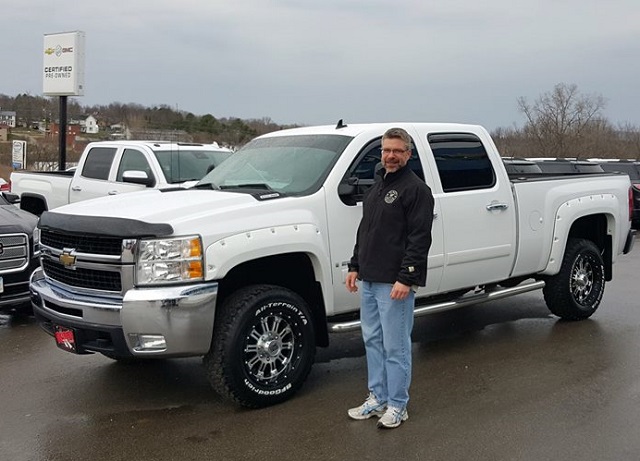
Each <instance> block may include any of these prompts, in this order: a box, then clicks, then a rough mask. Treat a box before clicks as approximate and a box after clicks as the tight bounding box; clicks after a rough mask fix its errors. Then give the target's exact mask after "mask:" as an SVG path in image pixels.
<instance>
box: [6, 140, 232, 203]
mask: <svg viewBox="0 0 640 461" xmlns="http://www.w3.org/2000/svg"><path fill="white" fill-rule="evenodd" d="M232 153H233V151H231V150H230V149H227V148H222V147H219V146H218V145H217V144H193V143H172V142H166V141H99V142H93V143H90V144H88V145H87V147H86V148H85V150H84V151H83V153H82V155H81V157H80V161H79V163H78V167H77V168H76V169H75V170H72V171H54V172H43V171H15V172H13V173H11V192H12V193H14V194H16V195H18V196H19V197H20V208H22V209H23V210H26V211H29V212H31V213H33V214H35V215H38V216H39V215H40V214H42V212H43V211H47V210H52V209H54V208H58V207H59V206H62V205H67V204H69V203H74V202H79V201H81V200H87V199H91V198H96V197H102V196H105V195H117V194H123V193H126V192H135V191H139V190H142V189H145V188H155V189H161V188H164V187H169V186H179V185H182V186H185V187H186V186H188V185H191V184H195V182H197V181H198V180H199V179H201V178H202V177H203V176H204V175H205V174H207V173H208V172H209V171H210V170H211V169H213V168H215V167H217V166H218V165H219V164H220V163H222V162H223V161H224V160H226V159H227V158H229V157H230V156H231V155H232Z"/></svg>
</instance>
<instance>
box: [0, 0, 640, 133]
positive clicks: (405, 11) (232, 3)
mask: <svg viewBox="0 0 640 461" xmlns="http://www.w3.org/2000/svg"><path fill="white" fill-rule="evenodd" d="M639 24H640V1H638V0H609V1H607V2H605V1H602V0H600V1H594V0H528V1H523V0H484V1H477V0H446V1H439V2H435V1H432V0H367V1H356V0H340V1H337V0H227V1H220V0H179V1H176V0H173V1H168V0H128V1H123V0H110V1H107V2H98V1H95V0H88V1H85V2H78V1H75V0H74V1H71V0H26V1H23V2H15V1H11V0H0V42H1V43H2V44H3V46H2V48H1V50H2V51H0V94H6V95H9V96H17V95H18V94H21V93H28V94H31V95H34V96H41V95H42V94H43V88H42V86H43V75H42V73H43V55H44V53H43V51H44V45H43V43H44V35H45V34H54V33H62V32H70V31H83V32H84V33H85V34H86V44H85V53H86V58H85V94H84V96H81V97H78V98H77V101H78V103H79V104H81V105H87V106H88V105H98V104H104V105H107V104H110V103H114V102H119V103H135V104H140V105H143V106H148V107H153V106H159V105H168V106H171V107H172V108H174V109H178V110H182V111H186V112H191V113H193V114H195V115H205V114H212V115H213V116H215V117H216V118H223V117H239V118H242V119H262V118H270V119H271V120H273V121H274V122H276V123H278V124H301V125H316V124H334V123H336V121H337V120H338V119H344V120H345V121H346V122H347V123H364V122H393V121H416V122H460V123H474V124H480V125H484V126H485V127H487V128H488V129H490V130H494V129H496V128H500V127H504V128H508V127H514V126H518V127H520V126H522V125H523V124H524V121H525V119H524V115H523V114H522V113H521V112H520V111H519V110H518V103H517V101H518V98H519V97H523V98H526V100H527V101H529V102H534V101H535V100H536V99H537V98H539V97H540V96H541V95H543V94H544V93H547V92H551V91H552V90H553V88H554V86H555V85H557V84H559V83H566V84H575V85H577V87H578V91H579V92H580V94H582V95H585V96H589V95H594V96H596V95H597V96H603V97H604V98H605V100H606V107H605V110H604V115H605V116H606V117H607V118H608V119H609V121H610V122H612V123H614V124H631V125H633V126H640V88H639V86H640V26H639Z"/></svg>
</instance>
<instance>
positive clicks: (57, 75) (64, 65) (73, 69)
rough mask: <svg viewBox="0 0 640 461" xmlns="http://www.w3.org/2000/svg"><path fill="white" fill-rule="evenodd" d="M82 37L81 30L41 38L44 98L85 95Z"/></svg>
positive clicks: (83, 35)
mask: <svg viewBox="0 0 640 461" xmlns="http://www.w3.org/2000/svg"><path fill="white" fill-rule="evenodd" d="M84 37H85V34H84V32H80V31H76V32H65V33H60V34H46V35H45V36H44V52H43V56H44V58H43V68H42V88H43V93H44V94H45V96H84Z"/></svg>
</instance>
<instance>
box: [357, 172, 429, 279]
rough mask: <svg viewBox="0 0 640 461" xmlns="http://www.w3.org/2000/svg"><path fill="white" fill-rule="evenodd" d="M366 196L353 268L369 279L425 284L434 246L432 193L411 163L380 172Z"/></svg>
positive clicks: (359, 276)
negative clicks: (429, 259)
mask: <svg viewBox="0 0 640 461" xmlns="http://www.w3.org/2000/svg"><path fill="white" fill-rule="evenodd" d="M378 175H379V176H378V177H377V178H376V182H375V183H374V185H373V186H372V187H371V189H369V190H368V191H367V193H366V194H365V196H364V201H363V205H362V210H363V213H362V220H361V221H360V226H359V227H358V233H357V236H356V245H355V247H354V249H353V256H352V258H351V261H350V263H349V271H351V272H354V271H355V272H358V278H360V279H361V280H365V281H367V282H378V283H395V282H396V281H398V282H400V283H402V284H404V285H409V286H411V285H417V286H424V285H425V284H426V282H427V254H428V253H429V248H430V247H431V224H432V222H433V205H434V200H433V195H432V194H431V189H430V188H429V186H427V184H426V183H425V182H424V181H422V180H421V179H420V178H418V176H416V174H415V173H414V172H413V171H411V169H410V168H408V167H406V166H405V167H403V168H401V169H400V170H398V171H396V172H395V173H386V171H385V170H384V169H381V170H380V171H379V172H378Z"/></svg>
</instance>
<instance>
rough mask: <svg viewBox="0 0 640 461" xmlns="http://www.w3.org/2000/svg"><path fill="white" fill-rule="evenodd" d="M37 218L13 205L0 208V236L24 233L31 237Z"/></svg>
mask: <svg viewBox="0 0 640 461" xmlns="http://www.w3.org/2000/svg"><path fill="white" fill-rule="evenodd" d="M37 222H38V218H37V217H36V216H35V215H32V214H31V213H27V212H26V211H23V210H21V209H19V208H18V207H16V206H14V205H2V206H0V234H13V233H26V234H29V235H31V233H32V232H33V229H34V228H35V227H36V223H37Z"/></svg>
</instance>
